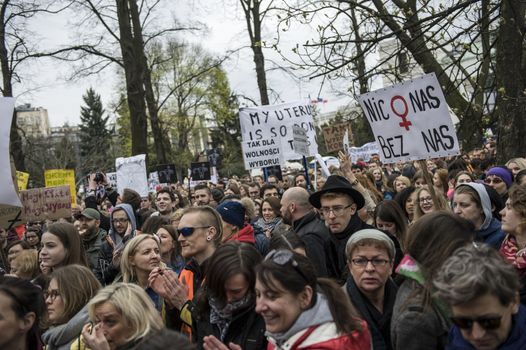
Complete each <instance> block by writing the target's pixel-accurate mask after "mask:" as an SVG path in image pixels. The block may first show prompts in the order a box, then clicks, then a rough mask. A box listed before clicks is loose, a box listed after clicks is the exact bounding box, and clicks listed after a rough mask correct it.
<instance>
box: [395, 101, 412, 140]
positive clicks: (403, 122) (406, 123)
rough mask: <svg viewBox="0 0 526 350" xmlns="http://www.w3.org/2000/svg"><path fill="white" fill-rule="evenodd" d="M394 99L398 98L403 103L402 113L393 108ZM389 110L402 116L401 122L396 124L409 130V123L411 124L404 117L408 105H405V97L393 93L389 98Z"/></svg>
mask: <svg viewBox="0 0 526 350" xmlns="http://www.w3.org/2000/svg"><path fill="white" fill-rule="evenodd" d="M396 100H400V101H402V103H403V105H404V111H403V112H402V113H399V112H398V111H397V110H396V109H395V108H394V103H395V101H396ZM391 110H392V111H393V112H394V114H396V115H397V116H398V117H400V118H402V122H401V123H399V124H398V125H400V126H401V127H402V128H405V129H406V130H408V131H409V125H413V124H412V123H411V122H410V121H409V120H407V119H406V117H407V114H408V113H409V107H408V106H407V102H406V101H405V99H404V98H403V97H402V96H400V95H395V96H393V97H392V98H391Z"/></svg>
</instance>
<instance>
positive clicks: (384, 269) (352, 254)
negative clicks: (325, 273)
mask: <svg viewBox="0 0 526 350" xmlns="http://www.w3.org/2000/svg"><path fill="white" fill-rule="evenodd" d="M345 253H346V256H347V266H348V268H349V272H350V276H349V277H348V278H347V281H346V283H345V285H344V287H343V289H344V291H345V292H346V293H347V295H348V296H349V298H350V300H351V303H352V304H353V305H354V307H355V308H356V309H357V310H358V311H359V312H360V315H361V316H362V317H363V319H364V320H365V321H366V322H367V325H368V326H369V331H370V332H371V337H372V340H373V349H392V345H391V316H392V314H393V307H394V304H395V300H396V292H397V291H398V287H397V286H396V284H395V283H394V282H393V280H392V279H391V278H390V276H391V274H392V272H393V262H394V257H395V254H396V249H395V245H394V243H393V241H392V240H391V239H390V238H389V237H388V236H387V235H386V234H385V233H383V232H381V231H379V230H376V229H365V230H361V231H358V232H356V233H355V234H353V235H352V236H351V238H349V240H348V241H347V245H346V249H345Z"/></svg>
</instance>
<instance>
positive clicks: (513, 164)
mask: <svg viewBox="0 0 526 350" xmlns="http://www.w3.org/2000/svg"><path fill="white" fill-rule="evenodd" d="M506 168H508V169H509V170H510V171H511V172H512V173H513V177H515V176H516V175H517V173H518V172H519V171H521V170H523V169H526V159H524V158H512V159H510V160H508V161H507V162H506Z"/></svg>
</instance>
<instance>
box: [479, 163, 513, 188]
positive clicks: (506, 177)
mask: <svg viewBox="0 0 526 350" xmlns="http://www.w3.org/2000/svg"><path fill="white" fill-rule="evenodd" d="M489 175H495V176H498V177H500V178H501V179H502V181H504V183H505V184H506V188H510V187H511V185H512V184H513V175H512V174H511V172H510V171H509V170H508V169H504V168H502V167H499V166H496V167H494V168H491V169H489V170H488V172H487V173H486V176H489Z"/></svg>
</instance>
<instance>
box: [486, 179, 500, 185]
mask: <svg viewBox="0 0 526 350" xmlns="http://www.w3.org/2000/svg"><path fill="white" fill-rule="evenodd" d="M492 182H493V183H494V184H495V185H498V184H500V183H501V182H502V179H500V178H499V177H494V178H489V177H487V178H486V179H485V180H484V183H485V184H488V185H489V184H491V183H492Z"/></svg>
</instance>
